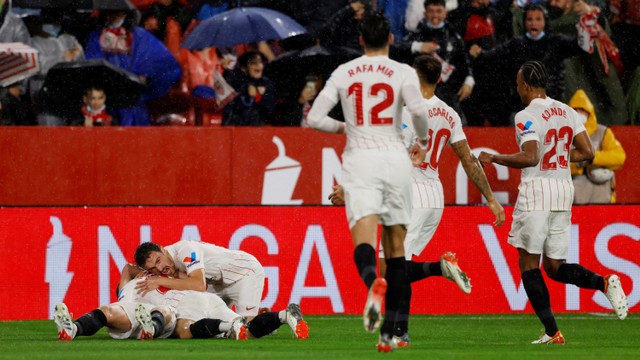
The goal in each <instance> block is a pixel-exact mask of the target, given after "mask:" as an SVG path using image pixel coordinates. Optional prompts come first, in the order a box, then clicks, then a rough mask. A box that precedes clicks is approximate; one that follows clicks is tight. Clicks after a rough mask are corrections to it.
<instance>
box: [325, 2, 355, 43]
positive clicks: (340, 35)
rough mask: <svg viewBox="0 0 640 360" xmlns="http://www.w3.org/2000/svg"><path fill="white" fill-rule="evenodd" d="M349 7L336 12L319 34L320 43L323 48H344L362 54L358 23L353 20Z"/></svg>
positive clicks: (352, 12)
mask: <svg viewBox="0 0 640 360" xmlns="http://www.w3.org/2000/svg"><path fill="white" fill-rule="evenodd" d="M354 15H355V12H354V11H353V9H352V8H351V6H350V5H347V6H345V7H343V8H342V9H341V10H340V11H338V12H337V13H336V14H335V15H334V16H333V17H332V18H331V19H329V21H327V24H326V26H325V27H324V29H322V31H321V32H320V36H319V37H320V43H321V44H322V46H325V47H334V46H335V47H337V46H344V47H348V48H351V49H354V50H358V51H360V52H362V45H360V21H359V20H356V19H354Z"/></svg>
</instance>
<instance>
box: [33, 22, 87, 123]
mask: <svg viewBox="0 0 640 360" xmlns="http://www.w3.org/2000/svg"><path fill="white" fill-rule="evenodd" d="M59 17H61V14H58V13H53V12H47V13H44V12H43V14H42V16H28V17H26V18H25V19H24V22H25V24H26V25H27V28H28V29H29V33H30V34H31V45H32V46H33V47H34V48H35V49H37V50H38V62H39V63H40V72H39V73H38V74H36V75H34V76H32V77H30V78H29V95H30V96H31V99H32V102H33V103H34V104H35V108H36V112H37V119H38V124H39V125H43V126H60V125H68V124H69V123H70V121H69V120H70V119H71V118H72V114H74V113H75V112H76V111H77V109H76V107H75V106H72V105H71V103H61V102H59V101H57V100H55V99H52V98H51V97H50V96H49V95H48V94H47V93H45V92H42V91H41V89H42V86H43V85H44V81H45V78H46V76H47V73H48V72H49V69H51V68H52V67H53V66H54V65H56V64H58V63H65V62H71V61H78V60H83V59H84V49H83V48H82V45H80V43H79V42H78V40H77V39H76V38H75V37H74V36H73V35H69V34H66V33H63V29H62V27H61V25H60V23H59V20H58V19H57V18H59ZM74 105H75V104H74Z"/></svg>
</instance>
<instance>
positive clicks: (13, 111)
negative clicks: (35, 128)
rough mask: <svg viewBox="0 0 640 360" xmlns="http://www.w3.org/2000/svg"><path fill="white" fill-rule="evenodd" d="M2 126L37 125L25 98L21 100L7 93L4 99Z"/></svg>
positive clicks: (0, 119) (1, 117)
mask: <svg viewBox="0 0 640 360" xmlns="http://www.w3.org/2000/svg"><path fill="white" fill-rule="evenodd" d="M0 101H1V102H2V113H1V114H0V125H35V124H36V123H35V115H34V114H33V113H32V112H31V108H30V107H29V105H28V104H27V102H26V100H25V97H24V96H20V97H19V98H17V97H15V96H13V95H11V94H9V92H7V93H6V94H5V95H4V96H3V97H2V99H0Z"/></svg>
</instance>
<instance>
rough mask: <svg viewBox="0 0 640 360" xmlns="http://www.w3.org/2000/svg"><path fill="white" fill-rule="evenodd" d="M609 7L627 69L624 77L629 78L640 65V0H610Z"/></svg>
mask: <svg viewBox="0 0 640 360" xmlns="http://www.w3.org/2000/svg"><path fill="white" fill-rule="evenodd" d="M609 9H610V10H611V17H610V21H611V29H612V31H613V37H614V40H615V42H616V44H617V45H618V47H619V48H620V55H621V57H622V62H623V63H624V67H625V70H626V76H625V77H624V79H628V78H630V76H631V74H633V72H634V71H635V69H636V68H637V67H638V65H640V0H610V7H609ZM625 83H626V82H625Z"/></svg>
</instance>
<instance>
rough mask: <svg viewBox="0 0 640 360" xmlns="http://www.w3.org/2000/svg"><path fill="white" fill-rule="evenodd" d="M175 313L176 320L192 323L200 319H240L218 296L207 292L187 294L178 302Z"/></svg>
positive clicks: (190, 292)
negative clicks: (190, 321) (186, 320)
mask: <svg viewBox="0 0 640 360" xmlns="http://www.w3.org/2000/svg"><path fill="white" fill-rule="evenodd" d="M176 311H177V314H176V317H177V318H178V319H188V320H192V321H194V322H196V321H198V320H202V319H220V320H222V321H233V320H234V319H236V318H238V317H240V315H238V314H237V313H235V312H233V311H231V309H229V308H228V307H227V304H226V303H225V302H224V301H223V300H222V299H221V298H220V297H219V296H217V295H215V294H212V293H209V292H198V291H189V292H187V293H186V294H185V295H184V297H182V299H181V300H180V303H179V304H178V306H177V307H176Z"/></svg>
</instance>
